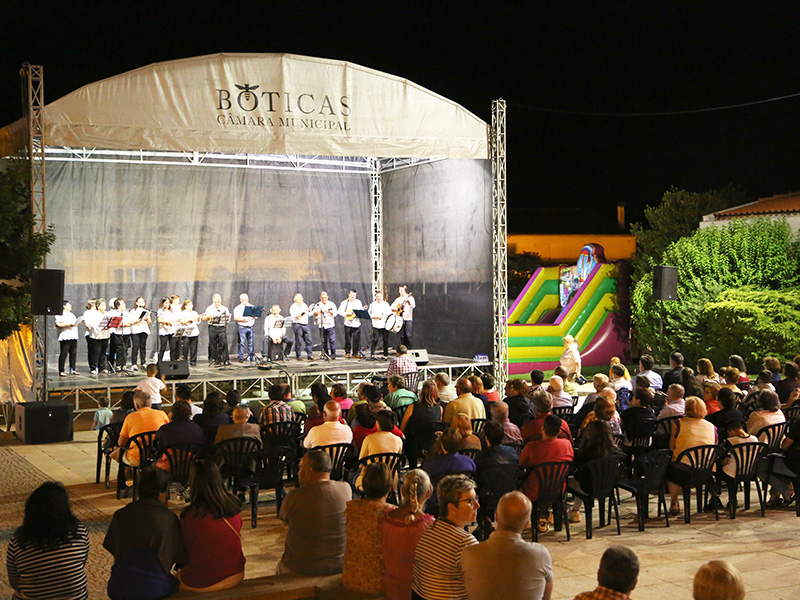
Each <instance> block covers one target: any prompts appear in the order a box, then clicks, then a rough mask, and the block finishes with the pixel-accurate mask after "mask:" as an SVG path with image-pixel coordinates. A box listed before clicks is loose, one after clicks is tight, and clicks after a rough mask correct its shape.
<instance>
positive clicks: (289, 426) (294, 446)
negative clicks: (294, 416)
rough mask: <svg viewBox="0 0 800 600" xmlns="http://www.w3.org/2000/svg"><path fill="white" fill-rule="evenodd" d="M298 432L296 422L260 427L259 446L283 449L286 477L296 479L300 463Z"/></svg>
mask: <svg viewBox="0 0 800 600" xmlns="http://www.w3.org/2000/svg"><path fill="white" fill-rule="evenodd" d="M300 431H301V426H300V423H298V422H297V421H277V422H275V423H269V424H268V425H262V426H261V445H262V446H263V447H264V448H285V449H286V451H285V453H284V457H285V461H284V464H285V466H286V476H287V477H288V478H289V479H295V480H296V479H297V470H298V463H299V461H300Z"/></svg>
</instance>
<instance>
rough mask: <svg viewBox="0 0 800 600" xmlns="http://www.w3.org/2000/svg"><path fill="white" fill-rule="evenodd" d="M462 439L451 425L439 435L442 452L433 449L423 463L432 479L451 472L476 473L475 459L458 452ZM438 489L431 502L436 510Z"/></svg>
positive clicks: (431, 507) (438, 443) (431, 506)
mask: <svg viewBox="0 0 800 600" xmlns="http://www.w3.org/2000/svg"><path fill="white" fill-rule="evenodd" d="M460 441H461V434H459V433H458V432H457V431H456V430H455V429H453V428H452V427H449V428H448V429H446V430H445V431H444V433H442V435H441V436H439V439H438V440H437V441H436V444H435V446H438V448H439V449H440V452H441V453H437V452H436V451H432V452H431V454H429V455H428V457H427V458H426V459H425V461H424V462H423V463H422V469H423V470H424V471H425V472H426V473H427V474H428V475H429V476H430V478H431V481H433V482H436V481H438V480H439V479H441V478H442V477H444V476H445V475H448V474H449V473H470V474H473V473H475V461H473V460H472V459H471V458H470V457H469V456H464V455H463V454H458V444H459V443H460ZM436 502H437V497H436V490H435V489H434V491H433V494H432V496H431V499H430V502H429V503H428V506H429V510H431V511H435V510H436Z"/></svg>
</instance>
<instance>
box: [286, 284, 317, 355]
mask: <svg viewBox="0 0 800 600" xmlns="http://www.w3.org/2000/svg"><path fill="white" fill-rule="evenodd" d="M308 313H309V311H308V305H307V304H306V303H305V302H303V294H301V293H299V292H298V293H297V294H295V295H294V302H292V305H291V306H290V307H289V316H290V317H292V331H293V332H294V350H295V352H296V353H297V360H302V358H303V356H302V354H303V349H305V351H306V354H307V355H308V360H311V358H312V356H313V348H314V346H313V345H312V343H311V332H310V331H309V330H308Z"/></svg>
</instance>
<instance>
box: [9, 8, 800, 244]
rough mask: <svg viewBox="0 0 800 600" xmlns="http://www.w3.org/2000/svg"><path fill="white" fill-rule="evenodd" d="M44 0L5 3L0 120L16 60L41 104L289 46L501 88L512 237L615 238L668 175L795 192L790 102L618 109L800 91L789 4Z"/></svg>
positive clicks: (688, 182)
mask: <svg viewBox="0 0 800 600" xmlns="http://www.w3.org/2000/svg"><path fill="white" fill-rule="evenodd" d="M45 4H46V3H45ZM52 4H53V5H54V6H53V7H52V8H41V7H36V6H35V5H34V4H33V3H31V2H16V1H12V2H6V3H5V4H4V10H3V13H4V17H5V18H4V24H3V28H2V32H0V98H2V100H0V125H5V124H7V123H10V122H12V121H13V120H15V119H17V118H19V116H20V115H21V107H20V91H19V89H20V86H19V77H18V71H19V67H20V65H21V64H22V63H23V62H25V61H27V62H31V63H33V64H41V65H44V68H45V70H44V73H45V100H46V101H53V100H55V99H56V98H58V97H60V96H62V95H64V94H67V93H69V92H71V91H73V90H75V89H77V88H79V87H81V86H83V85H85V84H88V83H91V82H93V81H96V80H98V79H102V78H105V77H110V76H113V75H116V74H118V73H122V72H125V71H128V70H131V69H135V68H137V67H140V66H143V65H146V64H150V63H153V62H160V61H166V60H172V59H178V58H185V57H190V56H197V55H202V54H212V53H217V52H288V53H294V54H304V55H309V56H319V57H323V58H331V59H338V60H347V61H351V62H354V63H358V64H361V65H364V66H366V67H369V68H372V69H377V70H379V71H384V72H386V73H390V74H393V75H397V76H400V77H405V78H408V79H409V80H411V81H413V82H415V83H417V84H419V85H422V86H424V87H426V88H429V89H430V90H432V91H434V92H436V93H438V94H441V95H443V96H445V97H447V98H450V99H452V100H454V101H455V102H458V103H460V104H461V105H463V106H464V107H466V108H467V109H468V110H470V111H472V112H473V113H475V114H476V115H477V116H478V117H480V118H482V119H484V120H485V121H487V122H489V121H490V120H491V101H492V99H494V98H498V97H502V98H504V99H505V100H506V101H507V103H508V110H507V116H508V191H509V229H510V231H511V232H514V233H524V232H531V233H538V232H555V233H589V232H597V233H606V232H613V231H614V230H615V219H616V206H617V204H618V203H620V202H622V203H625V205H626V206H627V214H628V217H629V220H633V221H635V220H639V219H641V217H642V210H643V208H644V206H645V205H648V204H651V205H652V204H656V203H657V202H658V201H659V199H660V198H661V196H662V194H663V193H664V191H666V190H667V189H668V188H669V187H670V186H676V187H679V188H684V189H688V190H693V191H705V190H707V189H711V188H717V187H722V186H725V185H727V184H735V185H739V186H741V187H742V188H743V189H744V191H745V192H746V193H747V194H749V195H750V196H752V197H753V198H755V197H759V196H769V195H773V194H780V193H785V192H789V191H797V190H800V164H798V163H799V162H800V161H798V159H799V158H800V136H798V134H797V129H798V120H800V118H799V117H798V115H800V96H799V97H794V98H789V99H785V100H781V101H776V102H770V103H765V104H759V105H755V106H750V107H746V108H736V109H731V110H717V111H711V112H703V113H696V114H682V115H662V116H656V115H653V116H638V117H632V116H622V115H623V114H627V113H663V112H681V111H691V110H696V109H704V108H713V107H721V106H729V105H735V104H740V103H749V102H755V101H760V100H765V99H769V98H775V97H780V96H786V95H793V94H798V93H800V4H798V3H797V2H780V3H778V2H732V1H731V2H715V3H711V2H680V3H678V2H667V1H664V2H658V3H649V2H641V1H636V2H625V3H622V2H596V1H595V2H581V3H577V2H574V3H573V2H526V3H513V2H502V1H496V2H490V3H488V2H487V3H478V2H436V1H431V2H428V3H416V2H405V3H394V4H393V5H392V6H391V7H385V6H384V5H388V3H383V2H370V3H367V2H357V3H356V2H337V3H313V2H311V3H287V2H263V1H262V2H258V1H251V2H249V3H237V2H225V3H223V2H218V3H202V2H192V3H178V2H175V3H150V2H140V3H135V5H136V6H137V7H138V8H128V9H123V8H114V6H115V5H116V4H117V3H106V4H105V5H99V4H98V5H95V4H94V3H71V2H70V3H59V5H55V3H52ZM101 6H102V7H101ZM90 7H91V8H90ZM578 113H610V114H611V115H612V116H607V115H597V114H591V115H586V114H578Z"/></svg>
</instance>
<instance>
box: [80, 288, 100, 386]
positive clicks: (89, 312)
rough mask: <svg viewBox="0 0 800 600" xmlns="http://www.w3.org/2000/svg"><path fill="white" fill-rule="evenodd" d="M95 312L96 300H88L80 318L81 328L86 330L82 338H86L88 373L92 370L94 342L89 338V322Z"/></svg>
mask: <svg viewBox="0 0 800 600" xmlns="http://www.w3.org/2000/svg"><path fill="white" fill-rule="evenodd" d="M95 312H97V298H89V299H88V300H87V301H86V310H85V311H84V312H83V315H82V316H81V321H82V322H83V327H84V328H85V330H86V331H85V332H84V334H83V336H84V337H85V338H86V360H87V362H88V363H89V371H93V370H94V366H93V365H92V345H93V344H94V341H93V340H92V338H91V337H89V322H90V321H91V319H92V318H93V316H94V313H95Z"/></svg>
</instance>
